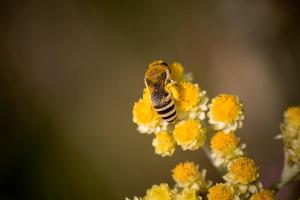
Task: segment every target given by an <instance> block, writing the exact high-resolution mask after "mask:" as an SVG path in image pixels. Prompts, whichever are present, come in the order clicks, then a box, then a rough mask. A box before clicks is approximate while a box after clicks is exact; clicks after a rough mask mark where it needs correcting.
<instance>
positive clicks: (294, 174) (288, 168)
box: [270, 153, 300, 192]
mask: <svg viewBox="0 0 300 200" xmlns="http://www.w3.org/2000/svg"><path fill="white" fill-rule="evenodd" d="M299 176H300V167H299V166H298V165H297V164H290V163H289V162H288V155H287V153H285V155H284V166H283V170H282V173H281V178H280V180H279V181H276V182H275V183H273V184H272V185H271V187H270V189H271V190H274V191H275V192H278V191H279V190H280V189H282V188H283V187H284V186H286V185H287V184H288V183H290V182H292V181H294V180H296V179H298V178H299Z"/></svg>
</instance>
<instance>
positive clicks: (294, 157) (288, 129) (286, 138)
mask: <svg viewBox="0 0 300 200" xmlns="http://www.w3.org/2000/svg"><path fill="white" fill-rule="evenodd" d="M281 127H282V135H281V137H282V139H283V142H284V147H285V152H286V153H287V156H288V160H289V162H291V163H298V164H300V106H295V107H289V108H288V109H287V111H285V113H284V123H283V124H282V125H281Z"/></svg>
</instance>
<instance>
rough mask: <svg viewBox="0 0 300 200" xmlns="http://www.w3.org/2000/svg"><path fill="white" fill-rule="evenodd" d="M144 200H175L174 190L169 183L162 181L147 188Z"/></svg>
mask: <svg viewBox="0 0 300 200" xmlns="http://www.w3.org/2000/svg"><path fill="white" fill-rule="evenodd" d="M143 199H144V200H175V195H174V192H173V191H172V190H171V189H170V188H169V186H168V184H166V183H161V184H160V185H153V186H152V187H151V188H150V189H148V190H147V192H146V196H145V197H144V198H143Z"/></svg>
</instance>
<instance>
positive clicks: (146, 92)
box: [143, 88, 151, 104]
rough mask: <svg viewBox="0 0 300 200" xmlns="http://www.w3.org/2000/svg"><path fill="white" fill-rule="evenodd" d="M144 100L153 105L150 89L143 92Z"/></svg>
mask: <svg viewBox="0 0 300 200" xmlns="http://www.w3.org/2000/svg"><path fill="white" fill-rule="evenodd" d="M143 100H144V102H145V103H147V104H151V96H150V90H149V88H145V89H144V91H143Z"/></svg>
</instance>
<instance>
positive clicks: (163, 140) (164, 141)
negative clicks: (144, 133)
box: [152, 132, 175, 157]
mask: <svg viewBox="0 0 300 200" xmlns="http://www.w3.org/2000/svg"><path fill="white" fill-rule="evenodd" d="M152 145H153V146H154V147H155V153H156V154H159V155H161V156H163V157H164V156H171V155H173V153H174V151H175V141H174V139H173V137H172V135H170V134H169V133H167V132H159V133H157V134H156V136H155V138H154V140H153V142H152Z"/></svg>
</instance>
